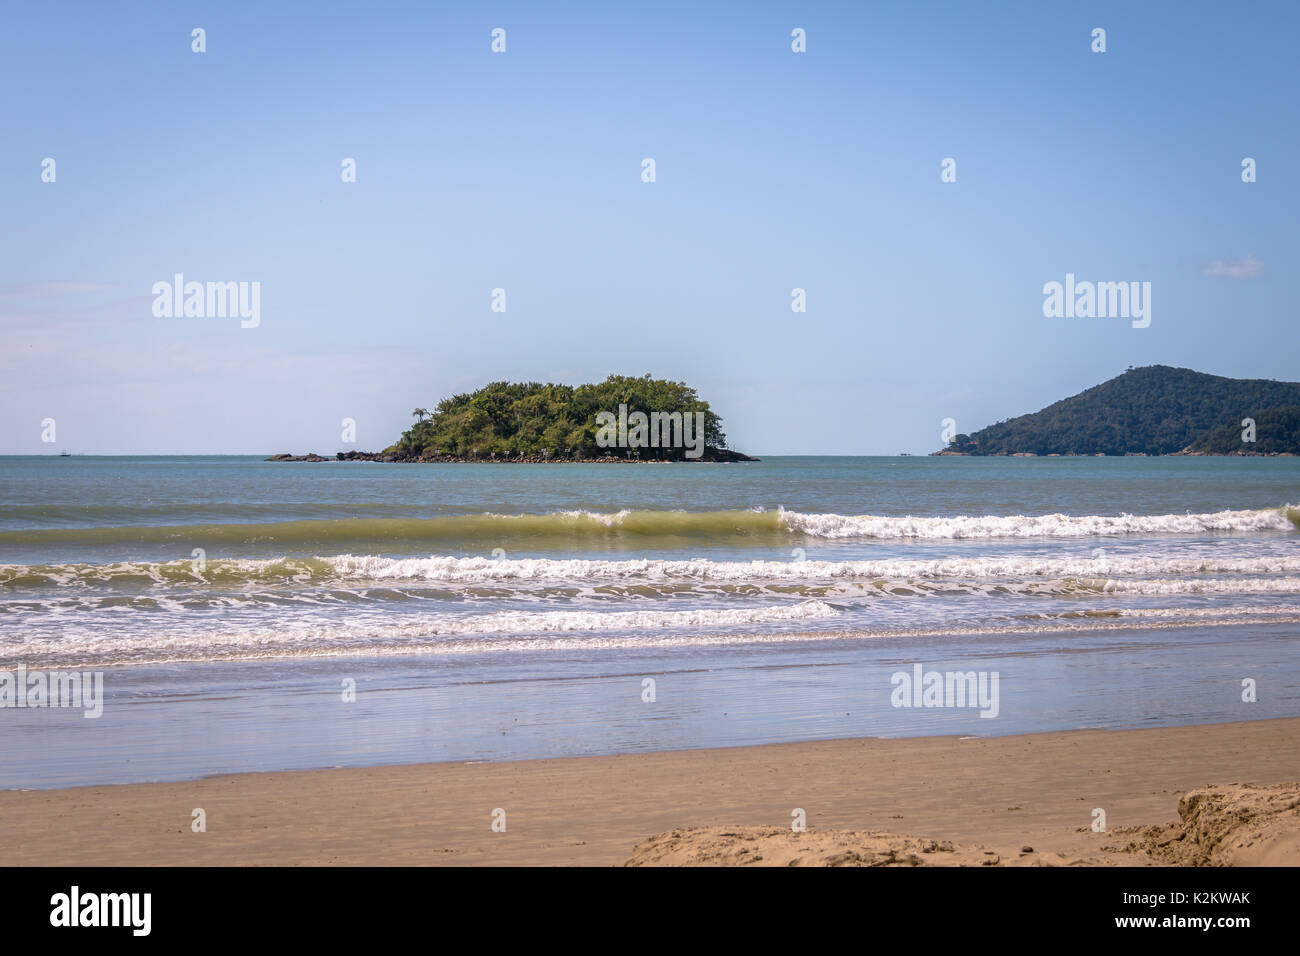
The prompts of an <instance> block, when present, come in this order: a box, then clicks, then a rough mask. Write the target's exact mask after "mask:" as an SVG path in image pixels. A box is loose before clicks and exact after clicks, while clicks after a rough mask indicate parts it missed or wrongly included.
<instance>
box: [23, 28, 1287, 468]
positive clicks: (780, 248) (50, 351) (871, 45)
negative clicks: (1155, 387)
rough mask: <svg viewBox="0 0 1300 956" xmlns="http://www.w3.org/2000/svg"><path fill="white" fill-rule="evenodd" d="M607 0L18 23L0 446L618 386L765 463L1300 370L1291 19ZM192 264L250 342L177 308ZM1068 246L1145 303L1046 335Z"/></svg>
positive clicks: (327, 433)
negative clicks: (196, 44) (1173, 384)
mask: <svg viewBox="0 0 1300 956" xmlns="http://www.w3.org/2000/svg"><path fill="white" fill-rule="evenodd" d="M611 6H614V5H606V4H594V3H593V4H577V3H547V4H537V3H519V4H506V3H499V4H491V3H489V4H472V5H471V4H431V3H370V4H361V3H355V4H353V3H311V4H306V3H302V4H298V3H282V4H276V5H274V6H272V5H267V4H253V3H221V4H217V3H208V4H204V3H172V4H141V5H139V8H138V9H137V8H135V7H125V8H124V7H120V6H117V7H114V6H109V5H104V4H102V3H73V4H67V3H57V2H53V3H46V4H39V5H36V4H29V5H23V6H22V7H18V6H15V5H10V7H8V8H7V9H6V13H5V16H4V20H5V22H4V28H3V30H0V80H2V81H3V83H4V88H5V89H6V90H7V91H8V96H7V97H6V102H5V107H4V109H3V111H2V112H0V143H3V146H2V147H0V208H2V209H3V217H4V222H5V228H4V230H3V231H2V232H0V324H2V326H3V341H4V343H5V348H4V350H3V352H0V409H2V410H3V414H2V415H0V453H5V454H29V453H31V454H36V453H49V452H52V451H54V450H59V449H63V448H67V449H69V450H72V451H74V452H78V453H86V454H93V453H102V454H146V453H153V454H196V453H249V454H254V453H266V454H271V453H274V452H280V451H295V452H300V453H301V452H306V451H308V450H312V451H317V452H322V453H329V452H333V451H336V450H340V449H346V448H348V447H359V448H362V449H378V448H381V447H383V446H385V445H387V444H388V443H390V442H391V441H392V440H393V439H395V438H396V437H397V435H398V433H399V432H400V430H401V429H402V428H404V427H405V426H406V425H407V424H408V423H409V421H410V410H411V409H412V408H413V407H415V406H417V405H422V406H429V407H432V406H433V405H434V404H436V402H437V401H438V400H439V399H440V398H442V397H444V396H447V395H450V394H452V393H455V392H461V391H466V390H470V389H473V388H475V387H477V386H479V385H482V384H484V383H486V382H489V381H493V380H499V379H511V380H536V381H563V382H569V383H573V384H577V383H580V382H584V381H594V380H599V379H602V378H604V377H605V376H606V375H607V374H608V373H610V372H618V373H622V374H642V373H644V372H652V373H654V374H655V375H657V376H662V377H667V378H673V379H681V380H685V381H687V382H689V383H691V384H693V385H695V386H696V387H697V388H698V389H699V391H700V393H701V394H702V395H703V396H704V397H705V398H707V399H708V400H709V401H710V402H711V403H712V405H713V407H714V409H715V410H716V411H717V412H719V413H720V414H721V415H722V416H723V419H724V423H725V425H726V429H727V432H728V434H729V436H730V437H731V439H732V443H733V445H734V446H735V447H737V448H740V449H742V450H745V451H750V452H753V453H757V454H801V453H802V454H894V453H897V452H900V451H910V452H914V453H921V452H927V451H931V450H934V449H935V448H937V447H939V446H940V445H941V444H942V443H941V441H940V435H939V433H940V428H941V425H940V422H941V420H942V419H944V418H948V417H951V418H953V419H955V420H956V422H957V425H958V428H959V429H960V430H961V431H973V430H975V429H976V428H979V427H981V426H983V425H986V424H989V423H991V422H993V421H996V420H999V419H1002V418H1006V417H1010V416H1013V415H1017V414H1021V413H1024V412H1028V411H1034V410H1037V409H1038V408H1041V407H1043V406H1044V405H1047V404H1050V403H1051V402H1053V401H1055V400H1057V399H1059V398H1062V397H1064V396H1066V395H1069V394H1073V393H1075V392H1077V391H1080V390H1082V389H1083V388H1086V387H1089V386H1091V385H1094V384H1097V383H1098V382H1101V381H1103V380H1105V379H1108V378H1111V377H1113V376H1114V375H1116V374H1118V373H1120V372H1122V371H1123V369H1124V368H1125V367H1127V366H1129V365H1148V364H1154V363H1161V364H1169V365H1178V366H1187V367H1191V368H1196V369H1199V370H1202V371H1208V372H1213V373H1217V374H1222V375H1232V376H1242V377H1260V378H1278V379H1287V380H1297V379H1300V361H1298V359H1300V345H1297V341H1298V340H1300V337H1298V336H1297V334H1296V308H1295V305H1294V297H1293V294H1292V293H1293V290H1291V289H1289V288H1288V287H1286V285H1285V282H1286V279H1285V277H1286V276H1287V275H1291V274H1293V273H1294V271H1295V269H1294V264H1295V262H1296V258H1297V252H1298V251H1300V249H1298V244H1300V239H1298V238H1297V230H1296V228H1295V226H1296V222H1297V218H1298V217H1297V211H1298V209H1297V189H1298V187H1297V183H1296V178H1295V176H1294V175H1293V173H1292V171H1291V170H1290V169H1289V167H1288V163H1289V162H1291V161H1292V159H1293V157H1295V156H1297V155H1300V142H1298V140H1300V132H1298V127H1297V124H1296V122H1295V121H1294V115H1295V114H1294V104H1295V100H1296V95H1297V92H1298V91H1300V83H1297V80H1296V73H1295V67H1294V56H1293V51H1292V50H1291V46H1292V44H1293V42H1294V36H1295V34H1296V31H1297V27H1298V26H1300V13H1297V10H1300V8H1298V7H1297V6H1296V5H1294V4H1289V3H1256V4H1248V5H1244V6H1242V7H1240V8H1237V7H1229V6H1226V5H1217V6H1215V5H1210V4H1201V3H1142V4H1128V3H1115V4H1107V3H1089V4H1071V3H1050V4H1046V3H1009V4H997V5H993V4H968V3H957V2H949V3H902V2H899V3H871V4H867V3H824V4H764V3H743V4H742V3H737V4H699V3H682V4H672V3H667V4H664V3H656V4H652V5H617V6H616V8H614V9H608V7H611ZM195 27H202V28H203V29H205V30H206V40H207V52H205V53H202V54H197V53H193V52H192V51H191V30H192V29H193V28H195ZM497 27H500V28H503V29H505V30H506V52H505V53H504V54H493V53H492V52H491V49H490V44H491V31H492V30H493V28H497ZM796 27H800V28H803V29H804V30H805V31H806V33H807V52H806V53H803V54H795V53H792V52H791V49H790V43H791V40H790V33H791V30H792V29H794V28H796ZM1094 27H1103V28H1104V29H1105V30H1106V31H1107V34H1106V42H1107V51H1106V52H1105V53H1101V54H1099V53H1093V52H1091V50H1090V44H1091V31H1092V30H1093V28H1094ZM1247 156H1249V157H1253V158H1255V159H1256V161H1257V163H1258V181H1257V182H1255V183H1251V184H1246V183H1243V182H1242V181H1241V175H1240V173H1241V168H1240V164H1241V161H1242V158H1243V157H1247ZM46 157H51V158H53V159H54V160H55V161H56V164H57V166H56V173H57V179H56V181H55V182H53V183H47V182H42V181H41V169H42V166H41V164H42V160H43V159H44V158H46ZM345 157H351V158H354V159H355V160H356V164H357V181H356V182H355V183H343V182H342V181H341V179H340V164H341V162H342V160H343V159H344V158H345ZM645 157H652V158H653V159H654V160H655V162H656V173H657V181H656V182H654V183H643V182H642V181H641V161H642V159H643V158H645ZM945 157H953V158H954V159H955V160H956V161H957V182H955V183H942V182H940V163H941V161H942V160H943V159H944V158H945ZM1246 257H1253V259H1252V260H1251V261H1254V262H1257V263H1260V264H1262V268H1255V269H1247V270H1241V271H1245V272H1248V273H1262V274H1257V275H1252V276H1250V277H1239V278H1233V277H1230V276H1227V275H1207V274H1206V273H1207V271H1209V272H1213V271H1215V270H1213V269H1211V268H1208V267H1209V266H1210V264H1212V263H1215V262H1222V263H1228V264H1232V263H1236V262H1239V261H1242V260H1244V259H1245V258H1246ZM1218 271H1220V272H1222V271H1225V270H1222V269H1221V270H1218ZM1226 271H1229V272H1232V271H1234V270H1232V269H1228V270H1226ZM177 272H180V273H183V274H184V275H185V277H186V278H187V279H189V280H198V281H221V282H226V281H250V282H251V281H257V282H260V284H261V323H260V325H259V326H258V327H257V328H252V329H245V328H241V327H240V323H239V321H238V320H237V319H229V318H194V317H191V318H171V319H166V318H156V317H155V316H154V315H153V312H152V308H151V306H152V302H153V295H152V292H151V290H152V287H153V284H154V283H156V282H159V281H170V280H171V277H172V276H173V274H174V273H177ZM1067 272H1072V273H1074V274H1076V275H1077V276H1078V277H1079V278H1080V279H1090V280H1096V281H1149V282H1151V284H1152V322H1151V325H1150V327H1149V328H1145V329H1134V328H1132V327H1131V326H1130V324H1129V323H1128V322H1127V321H1124V320H1116V319H1049V318H1045V317H1044V316H1043V313H1042V303H1043V295H1042V291H1041V290H1042V287H1043V284H1044V283H1046V282H1050V281H1062V280H1063V279H1064V277H1065V274H1066V273H1067ZM795 287H800V288H803V289H805V290H806V293H807V312H806V313H803V314H796V313H793V312H792V311H791V309H790V302H791V290H792V289H793V288H795ZM494 288H504V289H505V290H506V295H507V311H506V312H505V313H499V312H492V311H491V309H490V302H491V298H490V297H491V292H492V290H493V289H494ZM46 418H53V419H54V420H55V421H56V423H57V440H56V442H55V443H53V444H49V443H43V442H42V441H41V435H42V426H41V422H42V420H43V419H46ZM343 418H353V419H355V421H356V422H357V444H356V445H355V446H348V445H344V444H343V443H341V441H340V422H341V420H342V419H343Z"/></svg>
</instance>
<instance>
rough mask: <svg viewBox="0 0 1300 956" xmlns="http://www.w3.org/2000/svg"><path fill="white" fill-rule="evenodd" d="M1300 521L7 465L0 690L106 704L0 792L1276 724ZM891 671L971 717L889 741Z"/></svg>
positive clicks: (768, 478)
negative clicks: (100, 693)
mask: <svg viewBox="0 0 1300 956" xmlns="http://www.w3.org/2000/svg"><path fill="white" fill-rule="evenodd" d="M1297 503H1300V459H1296V458H1118V459H1117V458H1031V459H1021V458H987V459H980V458H954V457H943V458H931V457H916V458H908V457H902V458H795V457H784V458H782V457H775V458H767V459H765V460H763V461H761V462H755V463H747V464H730V465H722V464H703V463H689V464H658V465H656V464H635V465H634V464H547V465H524V464H482V465H470V464H378V463H364V462H348V463H342V462H329V463H320V464H311V463H271V462H265V461H262V460H261V459H259V458H245V457H220V458H143V457H142V458H129V457H111V458H94V457H79V456H74V457H70V458H59V457H27V458H21V457H15V458H0V671H5V670H8V671H10V672H14V671H16V668H18V667H19V666H20V665H21V666H25V667H26V668H27V669H28V670H29V671H55V670H62V671H77V672H86V673H89V672H102V674H103V675H104V676H103V682H104V694H105V700H104V708H103V715H102V716H101V717H99V718H96V719H85V717H84V716H83V713H82V712H81V711H78V710H76V709H73V708H21V709H20V708H13V707H2V708H0V787H5V788H12V787H53V786H69V785H78V784H91V783H109V782H124V781H136V780H157V779H182V778H188V777H195V776H201V775H204V774H209V773H217V772H226V771H242V770H273V769H290V768H300V767H323V766H338V765H363V764H378V763H406V762H415V761H426V760H502V759H518V758H525V757H542V756H559V755H574V754H589V753H617V752H627V751H639V750H658V749H673V748H681V747H706V746H725V745H738V744H747V743H760V742H770V741H777V740H803V739H815V738H825V737H844V736H872V735H884V736H899V735H915V734H936V733H943V734H947V733H955V734H979V735H987V734H1005V733H1022V732H1027V731H1036V730H1056V729H1065V728H1073V727H1094V726H1106V727H1134V726H1146V725H1151V724H1173V723H1178V724H1187V723H1202V722H1211V721H1221V720H1238V719H1259V718H1264V717H1281V716H1298V715H1300V653H1298V651H1297V647H1300V645H1298V644H1297V641H1296V638H1297V636H1300V529H1298V528H1297V524H1296V521H1297V516H1296V514H1295V512H1294V511H1293V510H1292V509H1294V508H1295V507H1296V505H1297ZM916 664H920V665H922V667H923V669H924V670H926V671H929V670H931V669H933V670H937V671H939V672H952V671H957V672H962V673H965V672H970V671H975V672H981V673H994V672H996V673H997V674H998V675H999V687H1000V704H999V707H998V709H997V715H996V717H993V718H991V719H990V718H986V717H981V716H980V713H979V711H978V710H975V709H972V708H970V707H964V708H963V707H936V708H917V707H900V706H896V703H897V701H896V699H892V697H891V695H892V692H893V690H894V687H893V683H892V680H893V675H895V674H897V673H899V672H900V671H903V672H911V671H912V669H913V667H914V666H915V665H916ZM1245 680H1248V681H1251V682H1253V686H1254V687H1255V689H1256V693H1255V698H1256V699H1255V700H1253V701H1247V700H1243V699H1242V698H1243V681H1245ZM647 681H651V682H653V683H652V684H648V683H647ZM349 686H355V688H356V695H355V700H350V699H345V698H347V697H348V696H349V695H348V694H347V693H346V691H347V690H348V688H349Z"/></svg>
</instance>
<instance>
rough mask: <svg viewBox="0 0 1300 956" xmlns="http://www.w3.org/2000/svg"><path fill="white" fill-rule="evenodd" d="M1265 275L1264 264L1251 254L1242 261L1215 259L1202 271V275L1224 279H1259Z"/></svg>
mask: <svg viewBox="0 0 1300 956" xmlns="http://www.w3.org/2000/svg"><path fill="white" fill-rule="evenodd" d="M1263 274H1264V263H1262V262H1260V261H1259V260H1258V259H1256V258H1255V257H1254V256H1253V255H1250V254H1249V253H1248V254H1246V255H1244V256H1242V257H1241V258H1240V259H1215V260H1214V261H1213V262H1211V263H1210V264H1209V265H1207V266H1205V268H1203V269H1202V270H1201V275H1205V276H1217V277H1220V278H1223V279H1258V278H1259V277H1260V276H1262V275H1263Z"/></svg>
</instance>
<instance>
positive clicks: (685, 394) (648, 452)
mask: <svg viewBox="0 0 1300 956" xmlns="http://www.w3.org/2000/svg"><path fill="white" fill-rule="evenodd" d="M620 405H626V406H627V410H628V412H629V413H631V412H644V413H646V414H647V415H648V414H650V413H651V412H660V413H674V412H677V413H681V414H682V415H683V416H685V415H687V414H694V413H696V412H701V413H703V416H704V445H705V449H706V454H707V453H708V452H716V451H717V450H718V449H721V448H724V447H725V446H726V443H727V436H726V434H725V433H724V432H723V430H722V419H721V418H719V417H718V416H717V415H716V414H715V413H714V412H713V410H712V409H711V408H710V407H709V403H708V402H706V401H704V400H703V399H701V398H700V397H699V395H698V394H697V393H696V391H695V389H693V388H691V387H690V386H688V385H686V384H685V383H684V382H670V381H666V380H664V379H656V378H652V377H651V376H650V375H649V374H646V375H644V376H642V377H640V378H636V377H629V376H623V375H611V376H610V377H609V378H607V379H605V381H603V382H600V383H599V384H595V385H579V386H576V387H575V386H572V385H556V384H552V383H547V384H545V385H543V384H541V383H539V382H528V383H516V382H493V383H491V384H489V385H485V386H484V387H483V388H480V389H479V390H478V391H475V392H470V393H467V394H461V395H453V396H452V397H450V398H445V399H443V400H442V401H441V402H439V403H438V405H437V407H436V408H435V409H434V410H433V413H432V414H430V413H429V412H428V411H427V410H426V409H416V410H415V413H413V414H415V417H416V419H417V421H416V422H415V424H414V425H412V426H411V427H410V428H409V429H407V430H406V431H405V432H404V433H403V434H402V437H401V438H399V439H398V440H397V443H396V444H394V445H393V446H392V447H391V448H389V449H387V452H388V453H391V454H396V455H400V456H403V457H408V458H410V457H418V456H429V457H433V456H441V455H449V456H453V457H458V458H480V457H481V458H488V459H492V458H496V459H502V458H504V459H511V458H521V457H522V458H552V459H556V458H558V459H563V458H600V457H604V456H607V455H608V456H617V457H623V456H624V455H625V453H626V451H627V449H625V448H602V447H600V445H599V444H598V442H597V440H596V434H597V431H598V430H599V425H598V424H597V420H596V416H597V415H598V414H599V413H600V412H609V413H612V414H617V413H618V410H619V406H620ZM419 412H424V415H420V414H418V413H419ZM425 416H428V417H427V418H426V417H425ZM638 451H639V452H640V455H639V456H638V457H639V458H640V459H641V460H643V461H644V460H660V461H676V460H681V459H683V458H684V457H685V456H684V452H685V449H684V448H680V447H674V448H640V449H638Z"/></svg>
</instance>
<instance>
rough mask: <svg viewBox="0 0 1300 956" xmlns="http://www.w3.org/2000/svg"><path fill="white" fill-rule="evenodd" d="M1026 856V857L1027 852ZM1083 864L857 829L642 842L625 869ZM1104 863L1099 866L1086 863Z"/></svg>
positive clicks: (681, 835)
mask: <svg viewBox="0 0 1300 956" xmlns="http://www.w3.org/2000/svg"><path fill="white" fill-rule="evenodd" d="M1026 851H1027V852H1026ZM1082 862H1084V861H1083V860H1079V859H1074V858H1069V857H1065V856H1062V855H1060V854H1052V855H1051V857H1050V859H1049V858H1042V857H1039V856H1038V855H1037V854H1035V853H1034V852H1033V851H1032V850H1030V849H1028V848H1027V847H1026V848H1025V850H1024V851H1021V852H1018V853H1013V854H1011V853H1005V852H999V851H997V850H990V849H988V848H986V847H983V846H979V845H977V844H960V843H952V842H951V841H948V840H927V839H924V838H922V837H910V836H899V835H897V834H892V833H875V832H867V831H856V830H819V829H816V828H813V829H809V830H807V831H805V832H803V833H794V832H793V831H791V830H790V829H789V828H788V827H698V828H689V829H683V830H670V831H668V832H667V833H660V834H657V835H656V836H652V837H651V838H650V839H648V840H643V841H642V842H641V843H638V844H637V846H636V848H635V849H634V850H633V851H632V856H631V858H630V859H629V860H628V861H627V863H626V865H627V866H1063V865H1071V864H1077V863H1082ZM1088 862H1101V861H1088Z"/></svg>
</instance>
